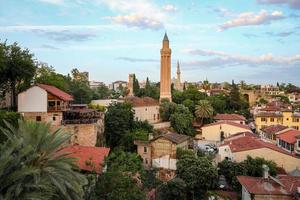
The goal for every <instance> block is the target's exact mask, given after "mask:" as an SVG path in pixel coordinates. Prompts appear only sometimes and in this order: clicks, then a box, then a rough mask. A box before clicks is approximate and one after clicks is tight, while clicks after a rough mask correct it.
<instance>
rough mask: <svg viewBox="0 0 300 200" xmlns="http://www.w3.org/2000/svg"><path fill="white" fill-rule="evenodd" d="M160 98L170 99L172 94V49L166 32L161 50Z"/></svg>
mask: <svg viewBox="0 0 300 200" xmlns="http://www.w3.org/2000/svg"><path fill="white" fill-rule="evenodd" d="M160 55H161V57H160V59H161V60H160V62H161V64H160V100H162V99H169V101H172V96H171V49H170V47H169V39H168V36H167V33H165V36H164V39H163V46H162V49H161V50H160Z"/></svg>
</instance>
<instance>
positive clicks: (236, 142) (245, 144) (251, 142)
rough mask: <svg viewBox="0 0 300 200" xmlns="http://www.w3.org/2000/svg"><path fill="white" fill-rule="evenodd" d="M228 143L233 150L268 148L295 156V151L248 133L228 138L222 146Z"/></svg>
mask: <svg viewBox="0 0 300 200" xmlns="http://www.w3.org/2000/svg"><path fill="white" fill-rule="evenodd" d="M227 145H228V146H229V147H230V149H231V151H232V152H242V151H249V150H254V149H262V148H268V149H271V150H273V151H277V152H280V153H283V154H286V155H289V156H293V157H295V155H294V154H293V153H289V152H287V151H285V150H283V149H281V148H280V147H278V146H276V145H274V144H273V143H270V142H265V141H263V140H261V139H260V138H258V137H255V136H249V135H246V136H244V137H238V138H235V139H232V140H227V141H225V142H224V143H223V144H221V145H220V146H227Z"/></svg>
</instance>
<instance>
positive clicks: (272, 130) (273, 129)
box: [261, 124, 288, 134]
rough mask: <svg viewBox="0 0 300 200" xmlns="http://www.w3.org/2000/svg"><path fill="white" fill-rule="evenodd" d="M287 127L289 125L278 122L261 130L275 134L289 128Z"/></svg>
mask: <svg viewBox="0 0 300 200" xmlns="http://www.w3.org/2000/svg"><path fill="white" fill-rule="evenodd" d="M287 128H288V127H287V126H283V125H280V124H276V125H271V126H267V127H265V128H263V129H261V130H262V131H263V132H265V133H268V134H275V133H277V132H279V131H282V130H284V129H287Z"/></svg>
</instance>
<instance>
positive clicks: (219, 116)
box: [214, 114, 246, 121]
mask: <svg viewBox="0 0 300 200" xmlns="http://www.w3.org/2000/svg"><path fill="white" fill-rule="evenodd" d="M214 119H216V120H243V121H244V120H246V118H245V117H244V116H243V115H238V114H217V115H216V116H215V117H214Z"/></svg>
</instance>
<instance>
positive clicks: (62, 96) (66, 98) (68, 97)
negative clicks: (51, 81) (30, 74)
mask: <svg viewBox="0 0 300 200" xmlns="http://www.w3.org/2000/svg"><path fill="white" fill-rule="evenodd" d="M37 86H38V87H40V88H42V89H44V90H46V91H47V92H49V93H51V94H53V95H54V96H57V97H58V98H60V99H62V100H64V101H73V100H74V99H73V97H72V96H71V95H70V94H68V93H66V92H64V91H62V90H60V89H58V88H57V87H54V86H52V85H46V84H37Z"/></svg>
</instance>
